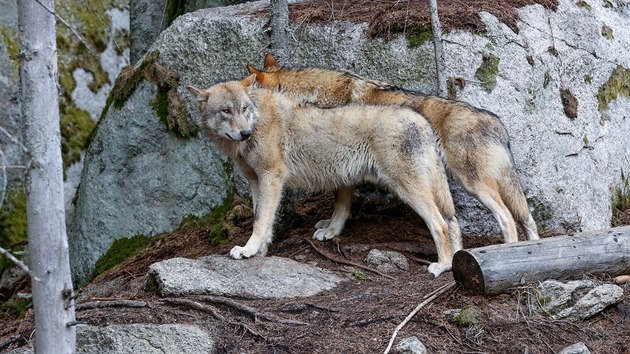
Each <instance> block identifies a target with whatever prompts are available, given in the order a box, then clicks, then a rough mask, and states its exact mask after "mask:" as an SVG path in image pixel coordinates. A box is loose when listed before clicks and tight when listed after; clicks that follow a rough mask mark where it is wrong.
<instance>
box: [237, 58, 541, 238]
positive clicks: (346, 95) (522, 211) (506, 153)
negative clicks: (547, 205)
mask: <svg viewBox="0 0 630 354" xmlns="http://www.w3.org/2000/svg"><path fill="white" fill-rule="evenodd" d="M247 69H248V71H249V72H250V73H251V74H256V81H257V84H258V85H260V86H261V87H264V88H268V89H272V90H277V91H281V92H283V93H285V94H287V95H289V96H290V97H291V98H292V99H294V100H297V101H299V102H303V103H311V104H315V105H317V106H318V107H322V108H330V107H338V106H341V105H346V104H369V105H404V106H409V107H411V108H413V109H414V110H415V111H416V112H418V113H420V114H422V115H423V116H424V117H426V119H427V120H428V121H429V123H430V124H431V127H432V128H433V130H434V132H435V134H436V135H437V137H438V139H439V144H438V145H439V148H440V150H441V151H440V153H441V155H442V158H443V160H444V163H445V165H446V169H447V171H448V173H449V174H450V175H451V176H453V177H454V179H455V180H456V181H457V182H458V183H459V184H460V185H461V186H462V187H463V188H464V189H465V190H466V191H467V192H468V193H470V194H471V195H473V196H474V197H476V198H477V199H478V200H479V201H480V202H481V203H482V204H483V205H485V206H486V207H487V208H488V209H490V211H491V212H492V214H493V216H494V217H495V219H496V220H497V221H498V223H499V226H500V228H501V231H502V234H503V238H504V241H505V242H506V243H509V242H517V241H518V234H517V231H516V224H517V223H518V225H519V226H520V227H521V229H522V230H523V231H524V232H525V235H526V237H527V238H528V239H530V240H536V239H539V235H538V229H537V227H536V222H535V221H534V219H533V217H532V215H531V213H530V211H529V208H528V205H527V200H526V199H525V195H524V193H523V189H522V187H521V184H520V181H519V178H518V175H517V173H516V170H515V168H514V160H513V157H512V152H511V151H510V142H509V136H508V133H507V131H506V129H505V127H504V126H503V124H502V123H501V121H500V120H499V118H498V117H497V116H496V115H495V114H493V113H492V112H489V111H487V110H483V109H479V108H475V107H473V106H471V105H469V104H467V103H465V102H460V101H453V100H447V99H443V98H440V97H435V96H425V95H423V94H421V93H419V92H414V91H410V90H405V89H402V88H398V87H395V86H392V85H389V84H387V83H383V82H379V81H374V80H368V79H364V78H362V77H360V76H358V75H356V74H354V73H352V72H349V71H343V70H329V69H321V68H299V69H293V68H285V67H282V66H280V65H279V64H278V63H277V61H276V60H275V58H274V57H273V56H272V55H270V54H267V55H266V56H265V59H264V67H263V70H259V69H257V68H256V67H254V66H252V65H247Z"/></svg>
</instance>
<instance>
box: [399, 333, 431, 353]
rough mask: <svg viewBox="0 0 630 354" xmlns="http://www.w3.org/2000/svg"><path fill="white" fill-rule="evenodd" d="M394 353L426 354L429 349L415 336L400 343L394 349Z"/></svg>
mask: <svg viewBox="0 0 630 354" xmlns="http://www.w3.org/2000/svg"><path fill="white" fill-rule="evenodd" d="M394 353H398V354H426V353H427V348H426V347H425V346H424V344H423V343H422V342H421V341H420V340H419V339H418V337H416V336H413V337H409V338H405V339H403V340H401V341H400V343H398V344H397V345H396V346H395V347H394Z"/></svg>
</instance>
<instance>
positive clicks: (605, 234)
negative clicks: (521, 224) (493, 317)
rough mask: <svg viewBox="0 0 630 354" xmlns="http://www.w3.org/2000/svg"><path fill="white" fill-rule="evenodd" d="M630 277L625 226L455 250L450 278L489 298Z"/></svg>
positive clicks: (629, 240)
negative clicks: (522, 289)
mask: <svg viewBox="0 0 630 354" xmlns="http://www.w3.org/2000/svg"><path fill="white" fill-rule="evenodd" d="M629 272H630V226H625V227H619V228H613V229H609V230H600V231H590V232H583V233H580V234H578V235H575V236H558V237H550V238H545V239H541V240H532V241H525V242H516V243H509V244H499V245H492V246H487V247H480V248H473V249H469V250H461V251H458V252H457V253H455V255H454V257H453V276H454V278H455V280H456V281H457V282H458V283H460V284H462V285H463V286H464V288H465V289H468V290H470V291H472V292H474V293H478V294H484V295H494V294H498V293H501V292H504V291H507V290H509V289H510V288H512V287H515V286H520V285H524V284H530V283H533V282H537V281H543V280H546V279H556V280H563V279H576V278H581V277H582V276H584V275H585V274H589V275H599V274H608V275H610V276H616V275H620V274H629Z"/></svg>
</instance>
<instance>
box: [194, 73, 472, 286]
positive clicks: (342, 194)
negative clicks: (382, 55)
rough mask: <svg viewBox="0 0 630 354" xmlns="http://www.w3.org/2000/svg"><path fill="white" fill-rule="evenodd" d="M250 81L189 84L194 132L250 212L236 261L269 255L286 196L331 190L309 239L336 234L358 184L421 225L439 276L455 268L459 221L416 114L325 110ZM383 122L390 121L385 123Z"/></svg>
mask: <svg viewBox="0 0 630 354" xmlns="http://www.w3.org/2000/svg"><path fill="white" fill-rule="evenodd" d="M255 80H256V75H255V74H254V75H250V76H248V77H247V78H245V79H243V80H241V81H229V82H224V83H219V84H216V85H214V86H211V87H210V88H208V89H199V88H196V87H194V86H188V87H187V88H188V90H189V91H190V93H192V94H193V95H194V96H195V97H196V100H197V105H198V108H199V110H200V119H199V121H198V125H199V126H200V130H201V131H203V132H204V133H205V134H206V135H207V136H208V137H210V138H211V140H213V142H214V143H215V144H216V145H217V146H219V147H220V148H221V149H222V150H223V151H224V152H225V153H227V154H228V155H229V157H230V158H231V159H232V160H233V161H234V165H235V166H237V168H239V169H240V170H241V172H242V173H243V175H244V176H245V177H246V178H247V180H248V181H249V184H250V188H251V192H252V202H253V204H254V226H253V231H252V235H251V237H250V238H249V240H248V241H247V243H246V244H245V246H244V247H241V246H235V247H234V248H232V250H231V251H230V256H231V257H232V258H235V259H240V258H248V257H252V256H254V255H263V256H264V255H265V254H266V252H267V247H268V245H269V244H270V243H271V240H272V230H273V223H274V219H275V213H276V210H277V208H278V205H279V203H280V199H281V195H282V193H283V191H284V190H285V189H294V190H295V189H297V190H301V191H307V192H323V191H332V190H335V191H336V192H337V201H336V202H335V208H334V212H333V215H332V218H331V219H330V220H328V221H324V222H320V223H318V224H319V225H318V226H319V227H320V229H319V230H317V232H315V234H314V236H313V237H314V238H316V239H318V240H321V241H324V240H327V239H331V238H333V237H335V236H337V235H339V234H340V233H341V231H342V229H343V227H344V225H345V222H346V219H347V218H348V215H349V213H350V204H351V200H352V196H353V191H354V186H355V185H356V184H358V183H361V182H364V181H370V182H374V183H380V184H383V185H385V186H387V187H389V188H390V189H391V190H392V191H393V192H395V193H396V194H397V195H398V196H399V197H400V199H401V200H402V201H404V202H405V203H407V204H408V205H409V206H410V207H411V208H412V209H413V210H414V211H415V212H416V213H417V214H418V215H420V217H422V219H424V221H425V223H426V224H427V226H428V228H429V231H430V233H431V236H432V238H433V240H434V242H435V245H436V250H437V254H438V262H437V263H432V264H431V265H429V268H428V271H429V272H430V273H432V274H433V275H435V276H436V277H437V276H438V275H440V274H441V273H443V272H446V271H449V270H451V265H452V256H453V253H454V252H455V251H457V250H459V249H461V248H462V245H461V233H460V227H459V222H458V220H457V218H456V216H455V207H454V204H453V200H452V197H451V193H450V190H449V188H448V183H447V179H446V172H445V170H444V167H443V165H442V163H441V161H440V158H439V156H438V152H437V146H436V143H435V140H436V137H435V135H434V134H433V132H432V129H431V127H430V126H429V124H428V122H427V121H426V119H425V118H424V117H422V115H420V114H418V113H416V112H414V111H413V110H411V109H409V108H405V107H396V106H382V107H378V106H364V105H347V106H344V107H339V108H333V109H321V108H317V107H314V106H312V105H303V104H299V103H297V102H295V101H293V100H291V99H290V98H288V97H286V96H285V95H283V94H281V93H278V92H273V91H271V90H266V89H262V88H257V87H254V86H255V85H254V83H255ZM383 117H387V118H386V119H383Z"/></svg>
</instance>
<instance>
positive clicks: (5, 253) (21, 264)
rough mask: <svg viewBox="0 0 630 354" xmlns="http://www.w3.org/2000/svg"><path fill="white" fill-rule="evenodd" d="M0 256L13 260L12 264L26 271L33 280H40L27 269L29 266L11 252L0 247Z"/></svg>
mask: <svg viewBox="0 0 630 354" xmlns="http://www.w3.org/2000/svg"><path fill="white" fill-rule="evenodd" d="M0 256H4V257H6V258H7V259H8V260H10V261H11V262H13V264H15V265H16V266H18V268H20V269H22V270H23V271H25V272H26V273H28V275H30V276H31V279H33V280H35V281H41V280H40V279H39V278H38V277H36V276H35V275H34V274H33V273H32V272H31V270H30V269H29V267H28V266H27V265H26V264H24V262H22V261H21V260H19V259H17V258H15V256H14V255H12V254H11V252H9V251H7V250H5V249H4V248H2V247H0Z"/></svg>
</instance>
